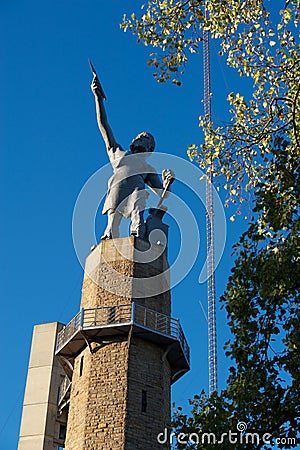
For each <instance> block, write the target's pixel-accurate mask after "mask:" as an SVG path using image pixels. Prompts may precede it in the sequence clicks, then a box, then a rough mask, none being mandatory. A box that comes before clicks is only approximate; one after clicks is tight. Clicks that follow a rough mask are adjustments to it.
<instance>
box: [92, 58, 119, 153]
mask: <svg viewBox="0 0 300 450" xmlns="http://www.w3.org/2000/svg"><path fill="white" fill-rule="evenodd" d="M90 66H91V69H92V72H93V75H94V78H93V81H92V84H91V89H92V91H93V94H94V96H95V103H96V113H97V122H98V126H99V129H100V131H101V134H102V137H103V139H104V142H105V145H106V148H107V150H109V149H111V148H112V147H115V146H116V140H115V137H114V135H113V132H112V129H111V128H110V126H109V124H108V121H107V115H106V111H105V108H104V100H106V97H105V94H104V92H103V89H102V86H101V83H100V81H99V78H98V76H97V73H96V71H95V69H94V67H93V65H92V63H91V62H90Z"/></svg>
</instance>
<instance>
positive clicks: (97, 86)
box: [91, 75, 106, 100]
mask: <svg viewBox="0 0 300 450" xmlns="http://www.w3.org/2000/svg"><path fill="white" fill-rule="evenodd" d="M91 89H92V92H93V94H94V95H95V96H97V97H98V96H100V97H101V98H102V99H103V100H106V97H105V94H104V92H103V89H102V86H101V83H100V81H99V79H98V77H97V75H94V78H93V81H92V84H91Z"/></svg>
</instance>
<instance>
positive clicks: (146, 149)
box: [130, 131, 155, 153]
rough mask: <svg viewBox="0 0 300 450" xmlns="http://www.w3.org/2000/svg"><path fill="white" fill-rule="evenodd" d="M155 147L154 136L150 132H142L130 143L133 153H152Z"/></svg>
mask: <svg viewBox="0 0 300 450" xmlns="http://www.w3.org/2000/svg"><path fill="white" fill-rule="evenodd" d="M154 148H155V141H154V137H153V136H152V134H150V133H146V132H145V131H143V133H140V134H138V135H137V137H136V138H134V139H133V141H132V142H131V144H130V150H131V152H132V153H151V152H153V150H154Z"/></svg>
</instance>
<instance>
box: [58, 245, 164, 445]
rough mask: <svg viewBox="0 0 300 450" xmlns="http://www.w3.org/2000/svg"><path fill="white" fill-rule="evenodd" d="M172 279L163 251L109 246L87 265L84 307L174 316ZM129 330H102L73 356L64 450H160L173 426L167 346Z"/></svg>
mask: <svg viewBox="0 0 300 450" xmlns="http://www.w3.org/2000/svg"><path fill="white" fill-rule="evenodd" d="M151 280H152V281H151ZM168 280H169V274H168V265H167V261H166V257H165V254H164V253H163V252H162V249H161V246H159V245H156V246H155V245H154V246H152V247H151V248H149V245H148V244H147V243H146V242H144V241H141V240H139V239H137V238H134V237H129V238H121V239H115V240H108V241H103V242H102V243H101V244H100V245H99V246H98V247H97V248H96V249H95V250H93V252H92V253H91V254H90V255H89V256H88V258H87V261H86V269H85V276H84V282H83V287H82V299H81V308H84V310H85V311H86V309H88V308H101V307H110V309H109V311H110V312H111V313H113V311H114V310H113V307H118V306H120V305H124V304H130V303H132V302H135V303H136V304H138V305H141V306H143V307H145V308H147V309H148V310H149V309H150V310H154V311H157V312H160V313H163V314H165V315H167V316H169V315H170V291H169V282H168ZM116 310H117V309H116ZM124 330H125V328H122V327H119V328H118V329H117V328H113V327H112V328H111V334H110V332H107V333H106V334H105V336H103V335H101V336H100V334H101V333H100V331H99V337H97V334H94V335H93V338H92V339H91V340H90V341H89V342H88V346H86V347H85V348H84V349H83V350H81V351H80V352H79V354H77V355H74V372H73V378H72V390H71V397H70V409H69V418H68V425H67V437H66V444H65V448H66V450H88V449H90V450H156V449H157V450H161V448H162V446H161V445H160V444H159V443H158V442H157V435H158V434H159V433H161V432H163V430H164V428H165V427H167V426H168V425H169V420H170V385H171V368H170V364H169V362H168V359H167V358H166V348H165V346H164V345H161V344H159V343H158V341H157V342H153V341H149V339H148V340H146V339H144V332H143V330H142V329H141V331H140V332H133V328H132V327H131V328H130V327H129V328H128V329H126V331H124Z"/></svg>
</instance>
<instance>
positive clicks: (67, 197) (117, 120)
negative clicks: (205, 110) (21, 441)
mask: <svg viewBox="0 0 300 450" xmlns="http://www.w3.org/2000/svg"><path fill="white" fill-rule="evenodd" d="M128 3H129V2H120V1H116V0H114V1H111V2H104V1H101V0H97V1H96V0H74V1H71V0H60V1H53V0H52V1H49V0H44V1H42V2H41V1H38V0H27V1H25V0H15V1H13V2H12V1H11V0H1V3H0V17H1V19H0V20H1V24H0V40H1V43H2V44H1V61H2V64H1V73H0V77H1V80H0V81H1V83H0V86H1V91H0V95H1V102H0V124H1V125H0V126H1V134H0V143H1V169H0V170H1V177H0V182H1V193H2V195H1V209H2V215H1V216H2V219H1V235H0V239H1V254H2V257H1V272H0V273H1V285H0V286H1V298H2V302H1V305H2V306H1V313H2V314H1V338H2V364H1V367H2V369H1V373H0V377H1V380H0V390H1V397H0V398H1V409H0V433H1V434H0V447H1V449H3V450H13V449H15V448H16V446H17V441H18V433H19V426H20V417H21V410H22V402H23V394H24V387H25V381H26V372H27V364H28V358H29V351H30V343H31V334H32V329H33V326H34V325H35V324H38V323H43V322H52V321H61V322H63V323H67V322H68V321H69V320H70V319H71V318H72V317H73V316H74V315H75V314H76V313H77V311H78V310H79V302H80V289H81V282H82V277H83V271H82V267H81V266H80V264H79V262H78V260H77V257H76V254H75V251H74V247H73V242H72V214H73V208H74V205H75V202H76V199H77V196H78V194H79V192H80V190H81V188H82V187H83V185H84V183H85V182H86V181H87V180H88V179H89V177H90V176H91V175H92V174H93V173H94V172H95V171H96V170H97V169H99V168H100V167H101V166H103V165H104V164H106V163H107V162H108V160H107V156H106V153H105V148H104V145H103V142H102V139H101V136H100V134H99V131H98V129H97V125H96V121H95V113H94V101H93V96H92V93H91V91H90V82H91V74H90V70H89V66H88V63H87V59H88V58H91V59H92V60H93V62H94V64H95V66H96V68H97V69H98V71H99V74H100V77H101V81H102V83H103V86H104V89H105V92H106V95H107V97H108V100H107V109H108V113H109V119H110V122H111V125H112V128H113V130H114V132H115V135H116V137H117V139H118V141H119V142H121V143H122V144H123V146H124V147H125V148H128V146H129V144H130V142H131V140H132V138H133V137H134V136H135V135H136V134H137V133H138V132H139V131H142V130H148V131H150V132H152V133H153V135H154V136H155V138H156V142H157V151H158V152H159V151H161V152H166V153H170V154H172V155H177V156H180V157H182V158H184V159H186V160H187V155H186V149H187V146H188V145H189V144H191V143H198V142H199V141H200V140H201V132H200V129H199V127H198V116H199V114H201V113H202V103H201V99H202V57H201V55H194V56H193V58H192V60H191V64H190V66H189V68H188V70H187V73H186V75H185V76H184V77H183V79H182V83H183V84H182V87H181V88H178V87H175V86H173V85H159V84H158V83H156V81H155V80H154V79H153V77H152V72H151V69H150V68H149V67H148V66H147V54H148V49H146V48H144V47H143V46H142V45H139V44H137V43H136V39H135V38H134V37H133V36H131V35H130V34H129V33H127V34H124V33H123V31H121V30H120V29H119V23H120V21H121V17H122V14H123V12H124V11H125V8H126V9H127V11H131V9H134V8H135V10H137V7H138V5H139V3H140V2H138V1H131V2H130V9H128V6H127V5H128ZM216 55H217V51H216V50H215V49H214V46H212V66H213V68H212V71H213V77H212V78H213V89H212V90H213V93H214V97H213V110H214V118H215V120H216V121H223V120H226V119H227V118H228V117H227V115H226V112H225V111H226V102H225V99H226V96H227V93H228V90H229V91H231V90H234V89H236V88H237V87H239V86H240V89H241V90H243V89H244V88H245V87H246V86H247V83H246V84H245V81H243V83H244V84H241V81H242V80H240V79H239V78H238V77H237V76H236V75H235V74H234V73H233V72H231V71H230V72H229V71H228V69H226V67H225V64H224V61H222V60H218V57H217V56H216ZM199 176H200V174H199ZM199 185H200V184H199ZM173 191H174V192H175V193H177V195H181V196H183V197H184V196H185V200H186V201H187V202H188V203H189V205H190V208H191V209H192V210H193V212H194V215H195V217H196V220H197V222H198V225H199V229H200V233H201V236H202V241H201V251H200V255H199V258H198V259H197V261H196V264H195V266H194V267H193V269H192V270H191V272H190V273H189V274H188V276H187V277H186V278H185V279H184V280H183V281H182V282H181V283H180V285H179V286H177V287H176V288H174V289H173V292H172V301H173V306H172V309H173V313H172V315H173V316H174V317H179V318H180V319H181V322H182V325H183V328H184V331H185V334H186V336H187V338H188V342H189V344H190V347H191V354H192V370H191V371H190V373H189V374H187V375H185V376H184V377H183V378H182V379H181V380H180V381H178V382H177V383H176V384H175V386H174V388H173V397H172V400H173V401H175V402H176V404H178V405H182V404H184V403H185V401H186V399H187V398H191V397H193V395H194V394H195V393H198V392H200V391H201V390H202V389H203V388H204V389H206V390H207V385H208V373H207V372H208V368H207V326H206V321H205V317H204V315H203V313H202V310H201V308H200V306H199V300H201V301H202V303H203V305H204V308H206V286H205V285H200V284H199V283H198V277H199V272H200V269H201V266H202V265H203V259H204V258H205V242H204V234H203V233H204V230H205V227H204V221H205V217H204V209H203V208H201V205H200V207H199V205H198V204H197V202H196V200H195V197H194V196H193V195H192V194H191V195H190V196H189V195H188V191H187V190H185V189H184V187H182V186H180V183H178V184H177V186H176V184H174V188H173ZM220 193H221V195H222V196H223V193H222V190H221V191H220ZM100 194H101V196H102V195H103V192H102V193H99V195H100ZM223 197H224V196H223ZM226 212H227V211H226ZM247 212H248V211H244V213H243V215H242V216H244V215H246V214H247ZM229 215H231V212H230V211H229V214H228V217H229ZM104 223H105V220H103V218H99V219H98V221H97V234H98V236H100V235H101V232H102V230H103V227H104ZM245 224H246V221H245V220H243V218H241V219H240V221H239V222H237V223H234V224H232V223H231V222H229V221H228V236H227V242H226V248H225V252H224V255H223V258H222V260H221V263H220V265H219V267H218V269H217V272H216V280H217V295H218V296H219V295H220V294H221V293H222V291H223V289H224V287H225V283H226V278H227V276H228V274H229V270H230V266H231V265H232V256H231V245H232V243H233V242H235V241H236V240H237V238H238V235H239V233H240V231H241V230H242V229H243V227H245ZM174 228H176V227H175V226H174ZM172 239H173V242H172ZM176 239H177V234H176V233H175V232H174V233H173V235H172V230H171V239H170V247H171V253H172V248H173V247H174V248H177V247H178V242H175V241H176ZM217 239H218V236H217ZM190 240H191V242H193V235H191V236H190ZM172 246H173V247H172ZM218 334H219V336H218V347H219V348H218V358H219V386H220V388H222V387H224V385H225V380H226V377H227V369H226V368H227V366H228V362H226V359H225V356H224V352H223V343H224V341H226V340H227V339H228V336H229V332H228V329H227V326H226V317H225V313H224V311H221V312H219V311H218Z"/></svg>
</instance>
